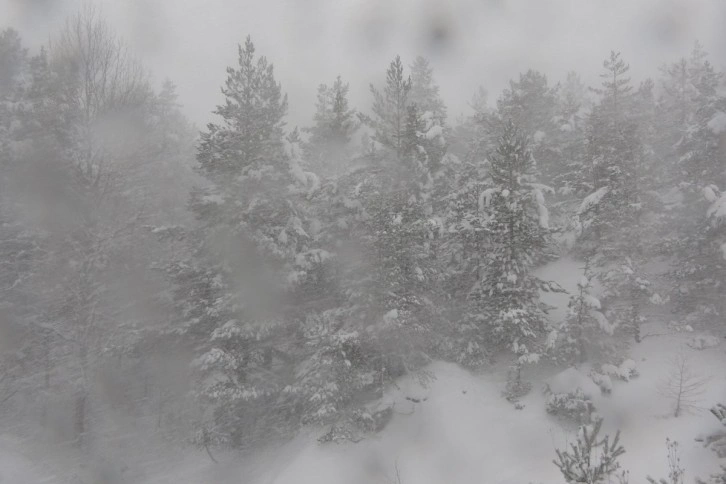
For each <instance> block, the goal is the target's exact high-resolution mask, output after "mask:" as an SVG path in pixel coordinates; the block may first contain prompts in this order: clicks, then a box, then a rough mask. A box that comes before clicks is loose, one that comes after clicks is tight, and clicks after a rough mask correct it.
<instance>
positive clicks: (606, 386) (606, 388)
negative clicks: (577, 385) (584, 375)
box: [590, 371, 613, 395]
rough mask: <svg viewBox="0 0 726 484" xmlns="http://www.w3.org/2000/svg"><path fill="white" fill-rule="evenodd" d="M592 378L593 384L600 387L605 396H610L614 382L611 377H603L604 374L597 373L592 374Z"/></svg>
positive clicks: (592, 372)
mask: <svg viewBox="0 0 726 484" xmlns="http://www.w3.org/2000/svg"><path fill="white" fill-rule="evenodd" d="M590 378H592V381H593V383H595V385H597V386H599V387H600V391H601V392H602V393H603V394H604V395H609V394H610V393H612V391H613V381H612V379H610V376H609V375H603V374H602V373H598V372H596V371H591V372H590Z"/></svg>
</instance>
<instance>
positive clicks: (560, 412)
mask: <svg viewBox="0 0 726 484" xmlns="http://www.w3.org/2000/svg"><path fill="white" fill-rule="evenodd" d="M546 409H547V413H549V414H550V415H554V416H556V417H560V418H564V419H566V420H572V421H574V422H577V423H579V424H586V423H590V421H591V419H592V414H593V412H594V410H595V406H594V405H593V404H592V401H591V400H590V397H588V396H587V395H585V393H584V392H583V391H582V389H581V388H578V389H576V390H575V391H573V392H570V393H551V394H550V395H549V396H548V397H547V402H546Z"/></svg>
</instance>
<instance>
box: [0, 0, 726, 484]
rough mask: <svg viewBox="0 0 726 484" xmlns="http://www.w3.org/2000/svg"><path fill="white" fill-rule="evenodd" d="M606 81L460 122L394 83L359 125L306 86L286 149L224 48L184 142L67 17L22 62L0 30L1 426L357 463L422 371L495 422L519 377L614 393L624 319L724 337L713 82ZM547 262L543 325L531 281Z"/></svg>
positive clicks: (555, 89)
mask: <svg viewBox="0 0 726 484" xmlns="http://www.w3.org/2000/svg"><path fill="white" fill-rule="evenodd" d="M626 56H627V53H623V54H621V53H618V52H611V53H609V54H608V55H607V56H606V57H605V60H604V61H603V60H602V59H593V60H592V63H593V64H594V65H600V64H602V74H601V83H600V84H599V85H595V86H586V85H585V84H584V83H583V82H582V81H581V78H580V76H579V75H578V74H577V73H576V72H569V73H562V78H561V79H560V80H553V79H548V78H547V77H546V76H545V75H543V74H541V73H539V72H537V71H534V70H529V71H527V72H524V73H522V74H520V75H519V77H517V78H516V79H513V80H511V81H510V82H509V87H508V88H507V89H505V90H504V91H503V92H501V93H499V94H498V95H497V97H496V102H495V103H489V102H488V100H487V98H486V94H485V91H484V90H482V91H481V92H479V93H476V94H475V93H472V94H473V98H472V101H471V104H470V105H471V108H472V109H471V112H470V113H469V115H467V116H463V117H460V118H458V119H451V118H450V117H447V109H446V105H445V103H444V100H442V99H441V97H440V96H439V92H438V87H437V84H436V80H435V73H434V72H433V69H432V67H431V66H430V64H429V62H428V61H427V60H426V59H425V58H423V57H418V58H416V59H400V58H399V57H396V58H395V59H393V60H392V61H391V63H390V65H388V66H381V72H380V74H381V75H380V80H379V81H378V82H377V83H375V84H374V85H371V86H370V104H369V105H366V106H351V105H350V104H349V102H348V90H349V83H355V82H356V80H355V79H342V78H341V77H338V78H337V79H329V80H323V81H324V83H323V84H321V85H320V87H319V88H318V91H317V100H316V101H315V114H314V116H313V118H312V119H311V120H310V123H309V125H308V126H306V127H301V128H300V129H298V128H296V127H295V128H292V127H290V126H288V125H286V122H285V120H286V115H287V113H288V110H289V109H295V108H296V107H295V106H288V101H287V97H286V95H285V90H284V86H281V85H280V83H278V82H277V80H276V78H275V69H273V62H272V61H273V60H272V59H266V58H265V57H264V55H261V54H260V53H258V52H257V51H256V49H255V45H254V44H253V41H252V39H250V38H247V39H246V40H244V41H243V42H242V43H241V44H240V46H239V61H238V63H237V64H236V65H233V66H231V67H229V68H228V69H227V72H226V79H225V73H224V72H220V73H219V77H220V81H223V83H222V96H220V98H221V99H222V103H221V104H220V105H219V106H217V107H216V108H215V107H214V106H210V111H211V110H214V113H215V115H216V116H215V118H214V119H215V122H213V123H211V124H209V125H207V126H206V127H205V128H203V129H202V130H201V132H199V130H198V129H197V128H195V127H194V126H193V125H192V124H191V123H190V122H189V121H188V120H187V119H186V118H185V116H184V114H183V108H182V107H181V106H180V104H179V101H178V99H177V95H176V93H175V87H174V84H173V83H172V82H171V81H167V82H165V83H164V84H163V85H162V86H161V88H156V87H154V86H153V85H152V83H151V82H150V80H149V79H150V75H149V73H148V72H147V71H146V70H145V68H144V67H143V66H142V65H141V64H140V63H139V62H138V60H137V59H136V58H135V57H134V55H133V53H132V52H130V51H129V50H128V48H127V47H126V45H125V44H124V42H123V41H122V40H121V39H120V38H118V37H117V36H116V34H115V33H114V32H113V31H112V30H111V29H110V28H109V27H108V26H107V24H106V23H105V22H104V20H103V19H102V18H101V17H100V16H99V15H98V14H96V13H94V12H93V11H90V10H86V11H83V12H81V13H80V14H78V15H76V16H74V17H72V18H70V19H68V21H67V23H66V25H65V27H64V28H63V29H62V30H61V31H59V32H57V33H55V34H54V35H52V36H51V41H50V42H49V43H48V44H47V45H46V46H45V47H43V48H42V49H40V51H37V52H29V51H28V49H26V48H25V47H24V46H23V41H22V39H21V37H20V35H19V34H18V33H17V32H16V31H15V30H13V29H7V30H5V31H3V32H2V34H1V35H0V163H1V165H0V368H1V369H2V372H1V374H0V413H1V414H2V415H1V417H2V418H3V419H5V421H8V422H14V423H15V424H16V426H17V427H18V428H19V429H21V430H18V431H22V432H25V433H27V434H30V435H36V436H38V435H42V436H44V438H45V439H48V440H51V441H57V442H73V443H74V445H76V446H78V447H79V448H80V449H84V448H88V447H90V446H93V445H94V444H95V443H96V442H98V441H99V439H100V438H102V435H103V426H104V422H105V420H106V419H105V418H104V417H103V415H105V414H106V412H108V410H109V409H114V411H122V412H125V413H126V414H128V415H133V416H136V417H138V418H142V417H143V418H146V419H148V421H149V422H153V424H152V425H150V427H154V428H155V429H156V431H158V432H160V433H162V434H163V435H164V436H165V438H168V439H171V440H174V441H177V442H190V443H194V444H196V445H199V446H201V448H203V449H204V448H206V450H207V452H209V453H210V455H211V456H213V455H214V452H215V449H219V448H227V449H229V448H234V449H250V448H252V447H254V446H259V445H264V444H268V443H272V442H277V441H282V440H285V439H288V438H290V437H292V436H294V435H296V434H297V433H298V432H300V431H301V429H317V431H319V435H320V441H321V443H324V442H328V441H335V442H340V441H345V440H352V441H359V440H361V439H363V438H366V437H367V436H368V435H370V434H372V433H375V432H377V431H379V430H381V429H382V428H383V427H385V425H386V423H387V421H388V419H390V415H391V408H390V407H386V406H385V405H381V403H380V398H381V397H382V396H383V394H384V392H385V391H386V389H387V388H388V387H389V386H390V385H391V384H393V383H394V382H395V381H396V380H397V379H398V378H400V377H402V376H404V375H415V376H417V377H419V378H421V379H426V378H427V376H428V375H427V367H428V365H429V364H430V363H431V362H432V361H436V360H444V361H451V362H455V363H457V364H460V365H463V366H464V367H466V368H470V369H472V370H477V371H486V369H487V367H488V366H489V365H491V364H492V363H493V362H502V361H505V362H507V364H508V366H509V367H510V375H509V378H508V383H507V385H506V388H502V390H503V392H504V394H505V395H504V397H506V398H509V399H511V400H512V401H513V402H516V400H517V398H518V397H519V396H520V395H523V394H525V393H526V392H527V391H529V389H530V387H531V383H530V381H529V380H528V378H529V377H528V374H529V372H530V371H531V369H532V368H533V367H537V366H541V365H550V366H560V367H562V368H567V367H569V366H573V365H574V366H577V365H580V364H583V363H585V362H590V363H605V364H613V365H618V364H620V362H622V360H623V359H624V358H625V357H626V354H627V350H628V348H629V347H632V346H633V345H638V344H639V343H640V342H641V341H642V340H643V339H644V338H646V337H648V336H649V335H648V334H646V333H644V332H643V331H641V326H642V324H643V323H644V322H646V321H648V320H649V319H652V318H665V319H667V320H675V321H678V322H679V323H680V324H681V325H682V327H690V328H693V327H696V328H709V329H711V330H713V331H717V332H718V331H723V330H724V329H726V328H724V318H725V317H726V314H725V312H726V300H725V299H724V297H723V294H724V283H726V232H725V230H726V229H725V227H726V224H725V223H724V222H726V193H725V192H722V191H721V190H726V78H725V77H724V75H723V73H722V72H721V71H720V70H719V67H718V66H714V65H712V64H711V62H710V61H709V57H708V54H707V52H705V51H704V49H703V48H702V47H701V46H700V45H699V44H698V43H696V44H695V45H694V46H693V50H692V52H691V53H690V55H689V56H688V57H686V58H682V59H670V60H668V59H664V61H667V63H666V64H664V65H663V68H662V69H661V70H660V72H656V73H653V78H652V79H650V78H649V79H643V80H635V79H631V77H630V75H629V64H628V62H629V61H630V62H637V60H634V59H633V60H629V59H627V58H626ZM276 67H277V66H276ZM280 68H282V69H284V68H285V66H280ZM561 257H571V258H573V259H575V260H577V261H578V262H579V267H580V269H578V270H580V272H581V273H580V274H578V277H579V278H580V283H579V284H578V289H579V290H578V292H576V293H573V294H570V304H569V311H568V315H567V317H566V318H565V319H564V320H561V321H553V320H552V318H548V316H547V314H548V310H549V309H550V308H549V307H548V306H547V305H546V304H544V303H543V302H542V301H541V295H542V294H543V293H544V292H549V291H555V292H557V291H564V290H563V289H562V288H560V287H559V286H558V284H557V283H555V282H553V281H548V280H542V279H541V278H539V277H538V276H537V273H536V270H537V268H538V267H541V266H542V265H544V264H546V263H548V262H551V261H553V260H556V259H558V258H561ZM504 397H503V398H504ZM714 425H715V426H716V425H718V422H717V421H716V420H714ZM328 445H329V444H328ZM605 445H606V446H607V443H606V444H605ZM714 458H716V456H715V455H714ZM563 474H564V475H565V478H566V479H568V482H600V481H598V480H576V479H577V476H575V477H568V476H567V474H566V473H565V471H564V470H563ZM704 477H706V476H704ZM571 479H574V480H571ZM718 479H721V480H720V481H714V482H723V480H724V479H726V477H724V476H721V477H720V478H718Z"/></svg>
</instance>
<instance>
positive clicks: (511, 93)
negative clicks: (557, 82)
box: [497, 69, 561, 183]
mask: <svg viewBox="0 0 726 484" xmlns="http://www.w3.org/2000/svg"><path fill="white" fill-rule="evenodd" d="M557 91H558V89H557V87H554V88H553V87H550V86H549V85H548V82H547V77H546V76H545V75H544V74H541V73H539V72H537V71H533V70H531V69H530V70H528V71H527V72H525V73H524V74H520V75H519V80H517V81H514V80H512V81H509V89H505V90H504V92H503V93H502V95H501V97H500V98H499V99H498V100H497V116H498V120H499V122H500V123H507V122H509V121H512V122H514V123H515V124H516V125H517V126H519V129H520V130H521V133H522V135H523V136H525V137H527V138H528V139H529V145H530V149H531V151H532V156H533V157H534V159H535V160H536V167H537V169H538V171H539V173H540V176H541V179H542V180H543V181H544V182H546V183H551V182H552V180H553V179H554V177H555V176H556V174H557V173H558V171H559V167H558V166H557V165H558V164H559V163H561V160H559V159H558V156H557V153H556V151H555V143H556V141H555V136H556V135H557V126H556V124H555V122H554V120H555V116H556V110H557Z"/></svg>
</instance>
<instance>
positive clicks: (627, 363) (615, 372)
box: [600, 359, 638, 381]
mask: <svg viewBox="0 0 726 484" xmlns="http://www.w3.org/2000/svg"><path fill="white" fill-rule="evenodd" d="M600 372H601V373H603V374H605V375H608V376H610V377H614V378H617V379H619V380H623V381H630V380H632V379H633V378H635V377H637V376H638V369H637V368H636V365H635V361H633V360H631V359H626V360H623V362H622V363H620V365H619V366H615V365H612V364H609V363H607V364H604V365H601V366H600Z"/></svg>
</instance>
